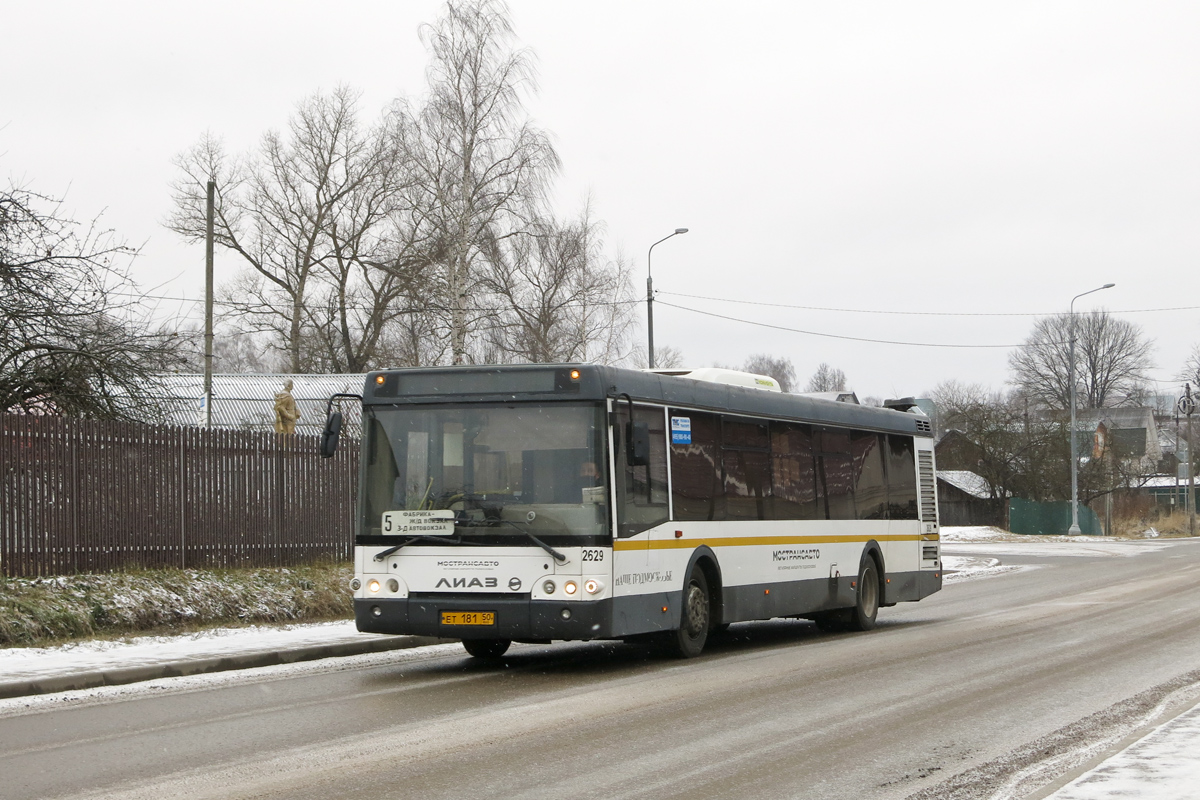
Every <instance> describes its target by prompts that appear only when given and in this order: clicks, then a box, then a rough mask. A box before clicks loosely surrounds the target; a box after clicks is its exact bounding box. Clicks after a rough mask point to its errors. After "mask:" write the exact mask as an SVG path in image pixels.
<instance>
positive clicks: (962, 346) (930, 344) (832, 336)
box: [658, 300, 1022, 350]
mask: <svg viewBox="0 0 1200 800" xmlns="http://www.w3.org/2000/svg"><path fill="white" fill-rule="evenodd" d="M658 302H659V303H660V304H661V305H664V306H670V307H671V308H678V309H679V310H681V311H690V312H692V313H693V314H703V315H704V316H706V317H716V318H717V319H724V320H729V321H730V322H741V323H743V324H745V325H756V326H758V327H760V328H771V329H773V330H777V331H788V332H789V333H802V334H805V335H807V336H822V337H824V338H827V339H845V340H847V341H851V342H867V343H870V344H894V345H900V346H902V347H952V348H956V349H1006V350H1007V349H1012V348H1014V347H1021V346H1022V345H1019V344H940V343H937V342H898V341H893V340H891V339H867V338H864V337H861V336H842V335H840V334H836V333H821V332H820V331H806V330H801V329H800V328H788V327H786V326H783V325H771V324H769V323H766V322H757V321H755V320H750V319H741V318H740V317H729V316H726V315H724V314H714V313H713V312H711V311H701V310H700V309H698V308H688V307H687V306H680V305H676V304H674V303H668V302H666V301H665V300H660V301H658Z"/></svg>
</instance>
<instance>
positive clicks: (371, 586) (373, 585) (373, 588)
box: [367, 580, 379, 594]
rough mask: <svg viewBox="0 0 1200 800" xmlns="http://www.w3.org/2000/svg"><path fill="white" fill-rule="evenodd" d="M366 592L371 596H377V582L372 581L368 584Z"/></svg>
mask: <svg viewBox="0 0 1200 800" xmlns="http://www.w3.org/2000/svg"><path fill="white" fill-rule="evenodd" d="M367 591H369V592H370V593H371V594H378V593H379V581H377V580H372V581H371V582H370V583H368V584H367Z"/></svg>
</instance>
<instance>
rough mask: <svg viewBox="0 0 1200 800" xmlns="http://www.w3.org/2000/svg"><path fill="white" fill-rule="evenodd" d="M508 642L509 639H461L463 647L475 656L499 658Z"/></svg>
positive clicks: (506, 648) (510, 642)
mask: <svg viewBox="0 0 1200 800" xmlns="http://www.w3.org/2000/svg"><path fill="white" fill-rule="evenodd" d="M510 644H512V641H511V640H510V639H463V648H464V649H466V651H467V653H469V654H470V655H472V656H474V657H475V658H499V657H500V656H502V655H504V654H505V653H506V652H507V651H508V646H509V645H510Z"/></svg>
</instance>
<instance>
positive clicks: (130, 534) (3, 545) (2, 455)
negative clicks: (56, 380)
mask: <svg viewBox="0 0 1200 800" xmlns="http://www.w3.org/2000/svg"><path fill="white" fill-rule="evenodd" d="M318 442H319V437H317V436H304V435H299V434H296V435H280V434H275V433H260V432H251V431H239V430H204V429H201V428H191V427H174V426H171V427H166V426H151V425H139V424H134V423H124V422H111V421H97V420H78V419H63V418H59V417H38V416H19V415H9V414H2V415H0V574H3V575H7V576H9V577H32V576H40V575H66V574H73V573H84V572H111V571H117V570H122V569H128V568H137V567H183V568H192V567H196V568H207V567H232V566H258V567H261V566H285V565H289V564H298V563H303V562H306V561H311V560H313V559H316V558H334V559H345V558H348V557H349V555H350V552H351V549H352V546H353V533H352V530H353V514H354V503H355V498H356V495H357V484H358V443H357V442H356V441H354V440H353V439H349V438H345V437H343V440H342V445H341V447H340V448H339V450H338V453H337V455H336V456H335V457H334V458H332V459H323V458H321V457H320V456H319V455H318V453H317V447H318Z"/></svg>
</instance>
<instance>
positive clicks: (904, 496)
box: [887, 433, 917, 519]
mask: <svg viewBox="0 0 1200 800" xmlns="http://www.w3.org/2000/svg"><path fill="white" fill-rule="evenodd" d="M887 438H888V449H887V474H888V519H916V518H917V467H916V453H915V451H916V448H915V447H914V446H913V440H912V437H911V436H900V435H898V434H895V433H891V434H888V437H887Z"/></svg>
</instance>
